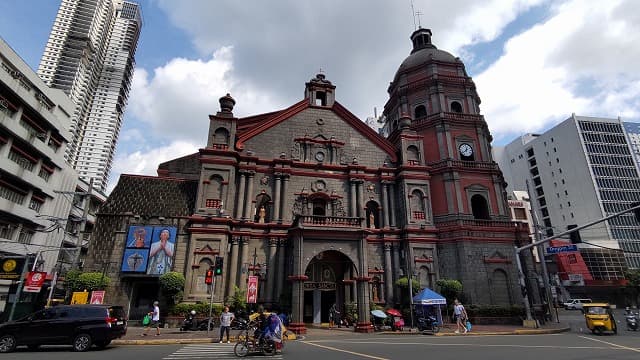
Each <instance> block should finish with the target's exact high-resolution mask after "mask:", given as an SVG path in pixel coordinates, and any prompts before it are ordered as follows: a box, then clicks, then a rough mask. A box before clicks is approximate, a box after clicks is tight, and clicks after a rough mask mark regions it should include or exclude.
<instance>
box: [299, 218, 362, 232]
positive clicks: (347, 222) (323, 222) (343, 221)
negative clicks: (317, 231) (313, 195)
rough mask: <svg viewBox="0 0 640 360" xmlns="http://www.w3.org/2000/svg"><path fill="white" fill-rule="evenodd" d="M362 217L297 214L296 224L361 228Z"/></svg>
mask: <svg viewBox="0 0 640 360" xmlns="http://www.w3.org/2000/svg"><path fill="white" fill-rule="evenodd" d="M362 220H363V219H362V218H356V217H342V216H320V215H297V216H296V218H295V220H294V224H298V225H300V226H302V227H324V228H353V229H356V228H361V227H362Z"/></svg>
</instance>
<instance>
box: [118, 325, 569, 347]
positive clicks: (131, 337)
mask: <svg viewBox="0 0 640 360" xmlns="http://www.w3.org/2000/svg"><path fill="white" fill-rule="evenodd" d="M569 329H570V328H569V326H568V325H566V324H562V323H560V324H558V323H547V324H546V325H544V326H542V327H540V328H538V329H527V328H523V327H522V326H515V325H474V326H473V327H472V329H471V331H470V332H468V333H467V334H456V333H455V332H454V331H455V325H451V324H445V325H444V326H443V327H442V328H441V330H440V332H438V333H437V334H431V333H428V332H425V333H424V334H423V333H421V332H418V331H417V330H416V329H413V331H409V330H405V331H378V332H375V333H374V334H383V335H399V336H400V335H432V336H469V335H475V336H477V335H538V334H555V333H560V332H564V331H569ZM142 331H143V328H142V327H137V326H129V327H128V329H127V335H125V336H124V337H122V338H121V339H117V340H114V341H113V342H112V344H114V345H163V344H198V343H213V342H217V341H218V339H219V332H218V328H216V329H213V330H212V331H209V333H208V334H207V332H206V331H180V329H178V328H163V329H160V336H155V333H156V332H155V329H150V330H149V335H147V336H142V335H141V334H142ZM238 331H239V330H232V331H231V342H235V341H236V336H237V334H238ZM346 333H353V334H358V333H355V332H354V331H353V328H344V327H343V328H333V329H329V328H328V327H326V326H322V327H309V328H307V334H306V335H305V338H307V339H309V338H313V336H314V335H317V336H327V335H336V336H344V335H345V334H346ZM225 341H226V337H225Z"/></svg>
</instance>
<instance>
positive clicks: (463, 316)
mask: <svg viewBox="0 0 640 360" xmlns="http://www.w3.org/2000/svg"><path fill="white" fill-rule="evenodd" d="M453 314H454V316H455V318H456V331H455V333H456V334H459V333H460V331H462V333H463V334H466V333H467V319H468V318H469V317H468V316H467V310H465V308H464V306H462V304H461V303H460V301H458V299H455V300H454V301H453Z"/></svg>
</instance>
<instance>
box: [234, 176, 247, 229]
mask: <svg viewBox="0 0 640 360" xmlns="http://www.w3.org/2000/svg"><path fill="white" fill-rule="evenodd" d="M245 181H246V180H245V176H244V173H242V172H241V173H240V184H239V188H238V200H237V201H236V219H240V218H241V217H242V214H243V209H244V186H245Z"/></svg>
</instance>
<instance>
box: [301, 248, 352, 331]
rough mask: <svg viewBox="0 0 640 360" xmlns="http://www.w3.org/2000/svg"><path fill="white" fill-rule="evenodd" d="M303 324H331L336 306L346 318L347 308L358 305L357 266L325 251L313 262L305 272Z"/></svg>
mask: <svg viewBox="0 0 640 360" xmlns="http://www.w3.org/2000/svg"><path fill="white" fill-rule="evenodd" d="M305 275H306V276H307V277H308V279H307V280H306V281H305V282H304V285H303V290H304V304H303V322H305V323H314V324H320V323H326V322H329V309H330V308H331V305H333V304H334V303H335V304H336V306H337V308H338V311H340V314H341V315H344V314H345V312H344V309H345V304H347V303H350V302H355V301H356V295H355V294H356V289H355V282H352V281H350V280H351V279H352V278H353V277H355V268H354V265H353V262H351V260H350V259H349V258H348V257H347V256H346V255H344V254H343V253H341V252H339V251H335V250H327V251H323V252H321V253H319V254H317V255H316V256H314V257H313V259H312V260H311V261H310V262H309V265H307V268H306V270H305Z"/></svg>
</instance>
